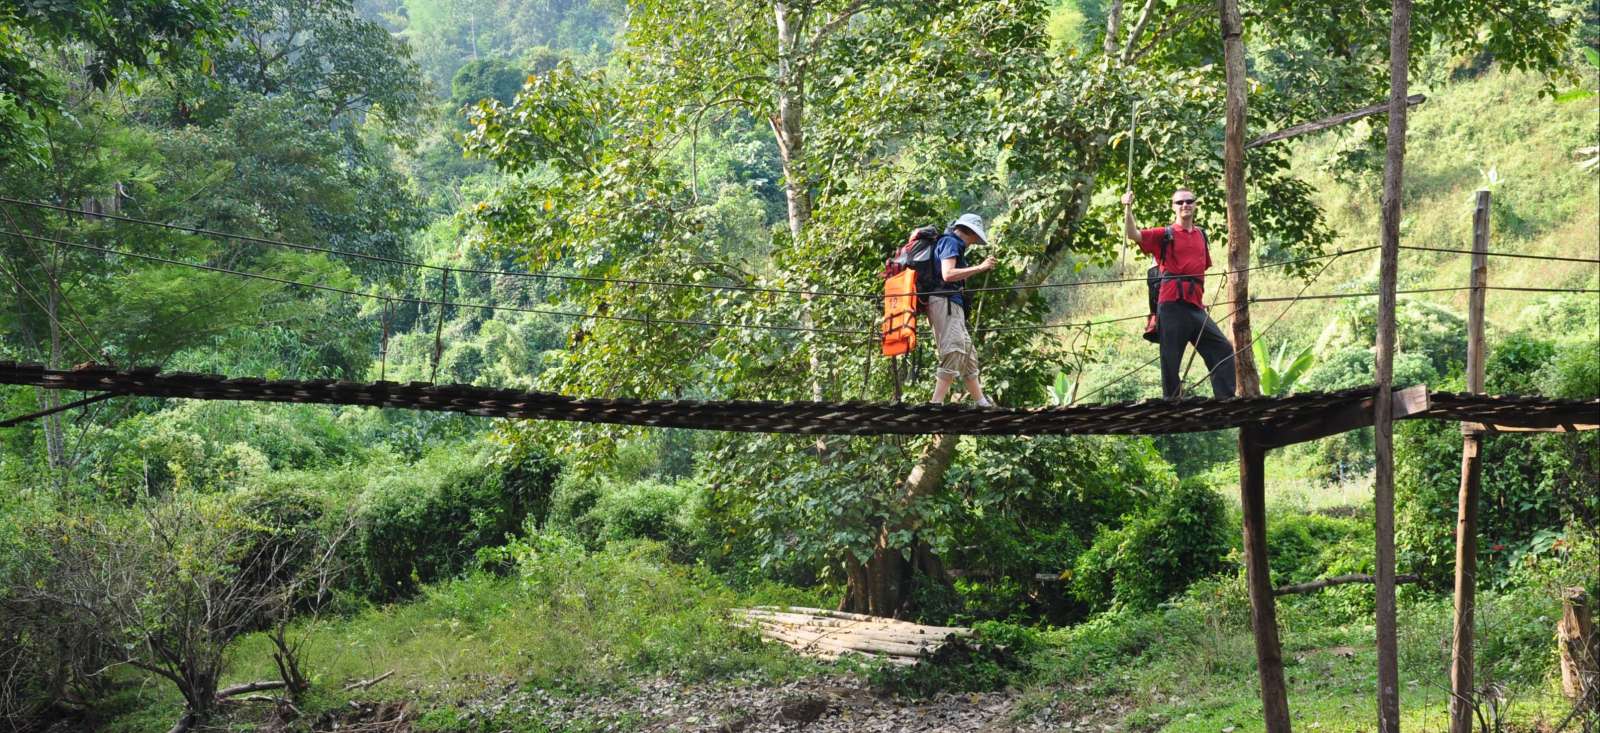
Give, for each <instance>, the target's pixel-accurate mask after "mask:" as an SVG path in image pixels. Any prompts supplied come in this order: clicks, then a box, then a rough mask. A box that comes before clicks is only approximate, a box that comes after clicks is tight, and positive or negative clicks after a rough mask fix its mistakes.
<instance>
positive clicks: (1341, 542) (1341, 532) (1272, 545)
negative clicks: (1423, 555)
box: [1267, 512, 1406, 622]
mask: <svg viewBox="0 0 1600 733" xmlns="http://www.w3.org/2000/svg"><path fill="white" fill-rule="evenodd" d="M1372 532H1373V530H1372V520H1371V519H1370V518H1369V517H1328V516H1323V515H1320V514H1298V513H1289V512H1285V513H1281V514H1280V513H1274V514H1273V515H1272V516H1270V517H1269V518H1268V519H1267V556H1268V557H1270V558H1272V585H1274V586H1280V585H1288V584H1292V583H1305V582H1309V581H1312V580H1316V579H1318V578H1323V577H1327V576H1333V575H1345V574H1348V573H1372V572H1373V569H1374V567H1375V565H1374V562H1375V561H1374V558H1373V546H1374V545H1373V534H1372ZM1401 572H1406V571H1405V569H1404V568H1402V569H1401ZM1292 602H1296V603H1303V604H1309V605H1311V606H1313V607H1316V608H1320V609H1322V610H1323V612H1324V613H1325V614H1326V615H1327V616H1328V617H1331V618H1338V619H1341V620H1346V621H1352V622H1353V621H1357V620H1359V619H1362V618H1367V617H1370V616H1371V615H1372V610H1373V598H1372V591H1371V589H1370V588H1368V587H1366V586H1361V585H1344V586H1336V587H1333V588H1326V589H1323V590H1321V591H1318V592H1317V593H1315V594H1312V595H1309V596H1300V597H1297V598H1295V599H1294V600H1293V601H1292Z"/></svg>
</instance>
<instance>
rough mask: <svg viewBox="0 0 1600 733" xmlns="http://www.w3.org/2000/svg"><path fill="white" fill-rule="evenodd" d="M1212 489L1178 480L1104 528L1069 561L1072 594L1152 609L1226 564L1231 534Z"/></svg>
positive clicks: (1097, 603) (1099, 605)
mask: <svg viewBox="0 0 1600 733" xmlns="http://www.w3.org/2000/svg"><path fill="white" fill-rule="evenodd" d="M1230 525H1231V522H1230V521H1229V518H1228V512H1227V508H1226V505H1225V504H1224V503H1223V501H1222V498H1221V497H1219V496H1218V495H1217V493H1216V492H1215V491H1213V490H1212V489H1211V488H1209V487H1207V486H1205V485H1204V484H1202V483H1200V482H1198V481H1183V482H1180V483H1179V484H1178V485H1177V487H1176V488H1174V489H1171V490H1169V491H1167V492H1165V493H1164V494H1163V495H1161V496H1160V497H1159V499H1158V500H1157V501H1156V502H1155V503H1153V504H1150V505H1147V506H1145V507H1143V508H1141V509H1139V510H1138V511H1137V512H1136V513H1134V514H1133V515H1132V516H1131V517H1129V518H1128V519H1127V521H1126V522H1125V523H1124V524H1123V525H1122V526H1121V527H1118V528H1115V529H1111V528H1106V529H1103V530H1101V532H1100V533H1099V534H1098V535H1097V536H1096V537H1095V540H1094V543H1093V544H1092V545H1090V547H1089V549H1088V550H1087V551H1085V552H1084V553H1083V554H1082V555H1080V556H1079V557H1078V559H1077V561H1076V563H1075V564H1074V565H1073V569H1072V584H1071V592H1072V594H1073V596H1075V597H1076V598H1077V599H1078V600H1080V601H1082V602H1083V603H1085V604H1088V605H1089V606H1090V607H1091V608H1094V609H1105V608H1111V607H1128V608H1134V609H1143V610H1148V609H1153V608H1155V607H1156V606H1157V605H1159V604H1160V603H1162V602H1163V601H1166V600H1167V599H1169V598H1171V597H1173V596H1175V595H1178V594H1180V593H1182V592H1183V591H1184V589H1185V588H1188V587H1189V585H1190V584H1191V583H1193V582H1195V581H1196V580H1199V579H1201V578H1204V577H1206V576H1209V575H1211V574H1213V573H1215V572H1217V571H1219V570H1221V569H1223V568H1224V567H1225V566H1226V555H1227V552H1228V548H1229V546H1230V544H1231V541H1232V537H1233V535H1234V534H1235V533H1234V532H1231V531H1230Z"/></svg>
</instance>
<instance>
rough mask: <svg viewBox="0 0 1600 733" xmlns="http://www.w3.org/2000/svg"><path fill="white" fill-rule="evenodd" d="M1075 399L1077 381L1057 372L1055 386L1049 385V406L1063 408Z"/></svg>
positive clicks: (1061, 372) (1076, 395) (1062, 372)
mask: <svg viewBox="0 0 1600 733" xmlns="http://www.w3.org/2000/svg"><path fill="white" fill-rule="evenodd" d="M1077 397H1078V383H1077V381H1076V380H1073V379H1071V378H1068V377H1067V373H1066V372H1064V371H1057V372H1056V381H1055V384H1052V385H1050V404H1051V405H1053V406H1055V407H1065V406H1067V405H1070V404H1072V403H1073V402H1074V401H1076V400H1077Z"/></svg>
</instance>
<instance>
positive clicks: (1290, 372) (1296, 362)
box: [1250, 339, 1316, 395]
mask: <svg viewBox="0 0 1600 733" xmlns="http://www.w3.org/2000/svg"><path fill="white" fill-rule="evenodd" d="M1250 348H1251V350H1252V352H1253V353H1254V354H1255V359H1256V364H1257V366H1259V367H1260V370H1261V393H1262V394H1267V395H1281V394H1288V393H1289V392H1291V391H1293V390H1294V383H1295V382H1296V381H1297V380H1299V379H1300V377H1301V375H1304V374H1305V373H1306V370H1308V369H1310V368H1311V366H1312V365H1313V364H1315V363H1316V355H1315V354H1313V353H1312V352H1311V349H1312V347H1310V346H1307V347H1305V348H1304V349H1301V350H1300V353H1299V354H1296V355H1294V356H1292V357H1291V356H1289V354H1288V353H1287V349H1288V348H1289V342H1287V341H1285V342H1283V343H1281V344H1279V345H1278V350H1277V351H1275V352H1273V355H1272V359H1270V360H1269V359H1267V348H1266V346H1265V345H1263V343H1262V341H1261V340H1260V339H1256V340H1255V341H1253V342H1251V344H1250Z"/></svg>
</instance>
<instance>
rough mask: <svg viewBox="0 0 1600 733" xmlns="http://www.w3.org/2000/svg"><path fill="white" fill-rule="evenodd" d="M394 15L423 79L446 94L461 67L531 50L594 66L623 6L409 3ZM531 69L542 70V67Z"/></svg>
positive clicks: (489, 0) (587, 0) (545, 1)
mask: <svg viewBox="0 0 1600 733" xmlns="http://www.w3.org/2000/svg"><path fill="white" fill-rule="evenodd" d="M394 5H395V6H403V8H404V10H403V11H399V8H398V7H397V8H396V10H397V11H399V12H396V13H394V14H392V15H391V16H390V18H391V23H393V24H394V25H397V26H399V27H397V28H395V30H398V31H400V33H401V35H402V36H403V37H404V38H405V39H406V41H407V43H408V45H409V46H410V47H411V48H413V49H415V53H416V57H417V60H418V62H419V64H420V65H421V68H422V72H423V76H424V77H425V78H426V79H427V80H428V81H430V82H432V84H433V86H434V87H435V88H436V89H438V90H439V91H440V93H441V94H444V93H447V92H448V91H449V90H450V81H451V79H452V78H454V76H455V74H456V73H457V71H458V70H459V69H460V67H461V66H463V65H465V64H468V63H471V62H473V61H480V60H485V59H504V58H516V57H517V55H518V54H519V53H522V52H523V51H524V50H526V49H531V48H536V47H541V46H542V47H553V48H556V49H558V50H560V51H565V52H569V53H575V55H576V54H583V55H584V57H585V58H586V59H589V61H588V62H589V63H593V62H594V60H595V59H599V58H602V57H603V56H604V55H605V54H606V53H608V52H609V51H610V49H611V46H612V43H613V41H612V35H613V34H614V33H615V29H616V26H617V25H618V18H619V16H622V15H623V14H624V12H623V7H622V5H621V4H620V3H615V2H611V1H610V0H529V1H526V2H515V3H507V2H495V1H494V0H404V2H395V3H394ZM524 66H525V68H529V69H532V70H535V71H540V70H542V69H540V68H539V66H538V65H536V64H524Z"/></svg>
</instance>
